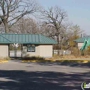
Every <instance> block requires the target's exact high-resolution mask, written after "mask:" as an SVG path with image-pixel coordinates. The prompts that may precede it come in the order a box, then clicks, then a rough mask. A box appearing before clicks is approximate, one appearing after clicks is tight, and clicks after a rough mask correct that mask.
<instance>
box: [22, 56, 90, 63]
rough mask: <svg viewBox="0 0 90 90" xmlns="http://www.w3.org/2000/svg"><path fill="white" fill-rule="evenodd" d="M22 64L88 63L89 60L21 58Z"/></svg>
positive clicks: (57, 57) (56, 57)
mask: <svg viewBox="0 0 90 90" xmlns="http://www.w3.org/2000/svg"><path fill="white" fill-rule="evenodd" d="M22 62H23V63H27V62H53V63H55V62H57V63H58V62H59V63H90V60H86V59H82V60H81V59H80V60H75V59H73V58H72V57H71V59H70V58H67V57H64V58H63V57H62V58H61V57H59V56H55V57H52V58H46V59H45V58H43V57H28V58H27V57H25V58H22Z"/></svg>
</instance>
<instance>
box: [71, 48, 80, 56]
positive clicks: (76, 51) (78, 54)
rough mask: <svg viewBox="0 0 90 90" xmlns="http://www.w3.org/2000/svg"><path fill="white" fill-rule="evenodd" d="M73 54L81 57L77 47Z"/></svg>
mask: <svg viewBox="0 0 90 90" xmlns="http://www.w3.org/2000/svg"><path fill="white" fill-rule="evenodd" d="M72 54H73V55H74V56H76V57H77V56H80V55H81V53H80V50H79V49H78V48H77V47H73V48H72Z"/></svg>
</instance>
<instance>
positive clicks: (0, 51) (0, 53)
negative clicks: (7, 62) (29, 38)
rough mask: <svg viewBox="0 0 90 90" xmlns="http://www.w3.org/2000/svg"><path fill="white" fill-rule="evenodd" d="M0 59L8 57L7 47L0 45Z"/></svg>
mask: <svg viewBox="0 0 90 90" xmlns="http://www.w3.org/2000/svg"><path fill="white" fill-rule="evenodd" d="M0 57H8V45H0Z"/></svg>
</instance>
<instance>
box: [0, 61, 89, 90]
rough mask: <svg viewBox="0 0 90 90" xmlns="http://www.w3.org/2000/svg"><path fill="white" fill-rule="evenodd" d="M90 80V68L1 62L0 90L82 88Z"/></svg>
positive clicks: (66, 89)
mask: <svg viewBox="0 0 90 90" xmlns="http://www.w3.org/2000/svg"><path fill="white" fill-rule="evenodd" d="M84 81H85V82H90V68H89V67H83V66H70V65H60V64H55V63H21V61H17V60H14V61H9V62H8V63H2V64H0V90H81V83H82V82H84Z"/></svg>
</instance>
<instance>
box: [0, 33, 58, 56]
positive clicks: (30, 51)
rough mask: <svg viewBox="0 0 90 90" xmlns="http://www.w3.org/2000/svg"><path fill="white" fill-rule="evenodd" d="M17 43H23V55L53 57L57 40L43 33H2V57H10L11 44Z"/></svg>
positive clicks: (0, 46)
mask: <svg viewBox="0 0 90 90" xmlns="http://www.w3.org/2000/svg"><path fill="white" fill-rule="evenodd" d="M15 44H16V45H17V44H19V45H21V49H20V51H21V57H25V56H40V57H52V55H53V45H54V44H57V42H56V41H55V40H53V39H51V38H49V37H46V36H44V35H41V34H0V57H10V45H15ZM15 48H16V47H15ZM15 57H16V56H15Z"/></svg>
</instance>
